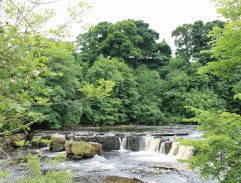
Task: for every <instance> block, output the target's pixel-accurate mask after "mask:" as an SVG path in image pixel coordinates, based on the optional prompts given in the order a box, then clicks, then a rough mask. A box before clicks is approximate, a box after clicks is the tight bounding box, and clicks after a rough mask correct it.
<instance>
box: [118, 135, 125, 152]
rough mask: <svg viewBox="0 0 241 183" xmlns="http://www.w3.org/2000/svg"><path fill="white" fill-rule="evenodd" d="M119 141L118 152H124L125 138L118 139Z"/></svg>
mask: <svg viewBox="0 0 241 183" xmlns="http://www.w3.org/2000/svg"><path fill="white" fill-rule="evenodd" d="M119 140H120V151H125V150H126V137H124V138H122V139H121V138H119Z"/></svg>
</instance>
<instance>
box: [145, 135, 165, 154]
mask: <svg viewBox="0 0 241 183" xmlns="http://www.w3.org/2000/svg"><path fill="white" fill-rule="evenodd" d="M159 145H160V139H155V138H154V137H153V136H143V137H142V140H141V144H140V150H141V151H152V152H158V150H159Z"/></svg>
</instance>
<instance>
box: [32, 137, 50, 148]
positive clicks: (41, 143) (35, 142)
mask: <svg viewBox="0 0 241 183" xmlns="http://www.w3.org/2000/svg"><path fill="white" fill-rule="evenodd" d="M31 144H32V147H34V148H39V147H47V146H48V145H49V144H50V140H49V139H45V138H44V137H42V136H38V135H36V136H33V137H32V140H31Z"/></svg>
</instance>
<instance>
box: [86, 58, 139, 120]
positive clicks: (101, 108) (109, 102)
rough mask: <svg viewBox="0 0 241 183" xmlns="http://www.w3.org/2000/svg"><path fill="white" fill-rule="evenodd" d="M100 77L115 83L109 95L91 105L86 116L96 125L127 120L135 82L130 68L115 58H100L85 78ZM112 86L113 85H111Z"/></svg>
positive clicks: (94, 78) (134, 95) (92, 80)
mask: <svg viewBox="0 0 241 183" xmlns="http://www.w3.org/2000/svg"><path fill="white" fill-rule="evenodd" d="M100 78H103V79H105V80H107V81H108V80H110V79H111V80H112V81H113V82H114V83H115V85H114V88H113V90H112V91H111V92H110V96H109V97H107V98H105V99H101V100H99V101H97V102H96V103H95V104H92V105H91V112H90V111H88V114H90V115H91V116H90V115H88V114H87V118H89V120H90V119H91V120H90V121H92V122H93V123H94V124H96V125H101V124H105V125H107V124H109V125H113V124H116V123H122V122H125V121H126V120H127V118H126V117H127V115H128V114H127V113H128V112H129V110H130V109H131V106H132V101H134V100H135V99H136V95H138V94H137V92H136V89H135V86H136V82H135V80H134V76H133V73H132V70H131V69H130V68H129V66H128V65H126V64H125V63H123V62H121V61H119V60H117V59H111V60H110V59H105V58H100V59H99V60H98V61H96V62H95V63H94V65H93V66H92V67H91V68H90V69H89V70H88V73H87V80H88V81H89V82H96V81H98V80H99V79H100ZM112 87H113V85H112Z"/></svg>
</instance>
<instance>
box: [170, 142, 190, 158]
mask: <svg viewBox="0 0 241 183" xmlns="http://www.w3.org/2000/svg"><path fill="white" fill-rule="evenodd" d="M168 155H169V156H176V159H184V160H185V159H188V157H190V156H192V155H193V146H184V145H179V142H173V143H172V148H171V150H170V152H169V153H168Z"/></svg>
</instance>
